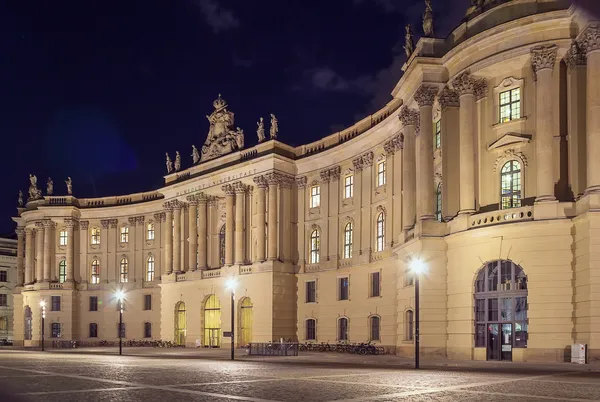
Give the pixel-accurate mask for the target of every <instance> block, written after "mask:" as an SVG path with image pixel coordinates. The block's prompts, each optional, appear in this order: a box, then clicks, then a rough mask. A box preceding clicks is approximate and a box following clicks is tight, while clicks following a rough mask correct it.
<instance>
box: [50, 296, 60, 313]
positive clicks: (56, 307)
mask: <svg viewBox="0 0 600 402" xmlns="http://www.w3.org/2000/svg"><path fill="white" fill-rule="evenodd" d="M51 300H52V305H51V307H50V311H60V296H52V297H51Z"/></svg>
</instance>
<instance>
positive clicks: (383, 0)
mask: <svg viewBox="0 0 600 402" xmlns="http://www.w3.org/2000/svg"><path fill="white" fill-rule="evenodd" d="M368 3H373V4H375V5H376V6H377V7H379V8H380V9H381V10H383V12H385V13H388V14H391V13H394V12H396V11H397V8H396V4H394V2H393V1H392V0H354V4H355V5H363V4H368Z"/></svg>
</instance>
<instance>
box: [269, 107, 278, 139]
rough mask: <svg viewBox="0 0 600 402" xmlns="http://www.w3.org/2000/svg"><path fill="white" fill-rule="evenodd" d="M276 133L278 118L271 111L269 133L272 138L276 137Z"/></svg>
mask: <svg viewBox="0 0 600 402" xmlns="http://www.w3.org/2000/svg"><path fill="white" fill-rule="evenodd" d="M277 134H279V120H277V117H275V115H274V114H273V113H271V128H270V129H269V135H270V136H271V139H272V140H276V139H277Z"/></svg>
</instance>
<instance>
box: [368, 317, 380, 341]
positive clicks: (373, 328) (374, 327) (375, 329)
mask: <svg viewBox="0 0 600 402" xmlns="http://www.w3.org/2000/svg"><path fill="white" fill-rule="evenodd" d="M369 327H370V328H369V329H370V331H369V332H370V335H371V339H369V340H370V341H379V340H381V339H380V338H381V336H380V332H381V331H380V328H381V319H380V318H379V317H378V316H376V315H374V316H372V317H370V318H369Z"/></svg>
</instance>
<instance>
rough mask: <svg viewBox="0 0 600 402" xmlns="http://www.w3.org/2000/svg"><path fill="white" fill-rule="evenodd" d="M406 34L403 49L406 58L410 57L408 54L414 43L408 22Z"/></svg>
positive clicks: (410, 52)
mask: <svg viewBox="0 0 600 402" xmlns="http://www.w3.org/2000/svg"><path fill="white" fill-rule="evenodd" d="M405 29H406V35H405V40H404V42H405V43H404V51H405V52H406V58H407V59H410V56H411V55H412V54H413V52H414V51H415V43H414V42H413V35H412V32H411V30H410V24H408V25H407V26H406V28H405Z"/></svg>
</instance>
